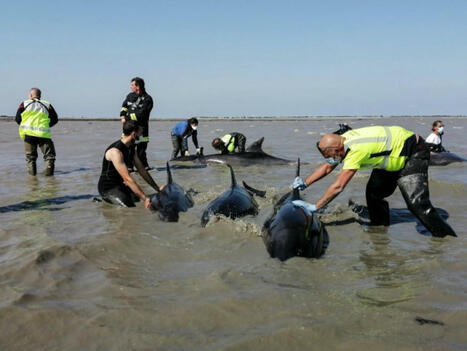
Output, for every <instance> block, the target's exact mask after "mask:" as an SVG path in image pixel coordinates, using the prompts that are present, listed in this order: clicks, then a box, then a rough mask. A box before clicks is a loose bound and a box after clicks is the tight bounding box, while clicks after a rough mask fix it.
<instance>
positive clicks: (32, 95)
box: [29, 88, 41, 99]
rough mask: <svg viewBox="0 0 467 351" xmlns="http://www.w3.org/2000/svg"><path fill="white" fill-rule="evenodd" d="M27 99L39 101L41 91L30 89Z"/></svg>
mask: <svg viewBox="0 0 467 351" xmlns="http://www.w3.org/2000/svg"><path fill="white" fill-rule="evenodd" d="M29 98H30V99H40V98H41V90H40V89H39V88H31V89H30V90H29Z"/></svg>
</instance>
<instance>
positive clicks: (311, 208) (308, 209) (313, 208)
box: [292, 200, 317, 216]
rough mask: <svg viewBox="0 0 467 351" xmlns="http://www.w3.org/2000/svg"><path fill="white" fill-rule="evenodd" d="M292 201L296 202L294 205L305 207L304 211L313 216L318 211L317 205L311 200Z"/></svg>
mask: <svg viewBox="0 0 467 351" xmlns="http://www.w3.org/2000/svg"><path fill="white" fill-rule="evenodd" d="M292 203H293V204H294V206H297V207H300V208H301V209H303V211H305V212H306V214H307V215H308V216H311V214H312V213H313V212H316V211H317V209H316V205H314V204H310V203H309V202H306V201H303V200H294V201H292Z"/></svg>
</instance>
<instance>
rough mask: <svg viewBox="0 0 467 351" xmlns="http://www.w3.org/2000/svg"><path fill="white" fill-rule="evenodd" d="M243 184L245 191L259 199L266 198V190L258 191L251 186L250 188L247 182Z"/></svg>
mask: <svg viewBox="0 0 467 351" xmlns="http://www.w3.org/2000/svg"><path fill="white" fill-rule="evenodd" d="M242 183H243V186H244V187H245V189H246V190H247V191H248V192H249V193H250V194H255V195H257V196H259V197H265V196H266V191H264V190H258V189H255V188H252V187H251V186H249V185H248V184H247V183H245V182H242Z"/></svg>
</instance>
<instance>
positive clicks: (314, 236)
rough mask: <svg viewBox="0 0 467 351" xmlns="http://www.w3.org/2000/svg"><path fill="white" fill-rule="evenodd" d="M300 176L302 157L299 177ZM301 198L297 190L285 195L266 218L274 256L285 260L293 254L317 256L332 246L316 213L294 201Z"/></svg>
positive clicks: (267, 237) (266, 234)
mask: <svg viewBox="0 0 467 351" xmlns="http://www.w3.org/2000/svg"><path fill="white" fill-rule="evenodd" d="M299 175H300V159H298V164H297V177H298V176H299ZM294 200H300V193H299V191H298V189H294V190H293V191H292V192H290V193H287V194H285V195H284V196H282V198H281V199H280V200H279V201H278V202H277V203H276V204H275V206H274V212H273V214H272V216H271V217H270V218H269V219H267V220H266V222H265V223H264V226H263V230H262V238H263V241H264V244H265V245H266V249H267V250H268V252H269V254H270V255H271V257H277V258H278V259H279V260H281V261H285V260H287V259H289V258H291V257H294V256H303V257H314V258H318V257H320V256H321V255H323V254H324V252H325V251H326V248H327V247H328V245H329V236H328V233H327V231H326V228H325V227H324V225H323V224H322V223H321V221H320V220H319V218H318V217H317V216H316V214H314V213H310V212H308V211H307V210H305V209H303V208H302V207H300V206H297V205H295V204H294V203H293V202H292V201H294Z"/></svg>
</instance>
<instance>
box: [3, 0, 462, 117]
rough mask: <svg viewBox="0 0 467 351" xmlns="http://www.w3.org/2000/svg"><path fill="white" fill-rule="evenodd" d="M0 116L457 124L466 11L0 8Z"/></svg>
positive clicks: (389, 4) (403, 6)
mask: <svg viewBox="0 0 467 351" xmlns="http://www.w3.org/2000/svg"><path fill="white" fill-rule="evenodd" d="M0 43H1V47H0V96H1V98H0V114H3V115H14V114H15V113H16V109H17V107H18V105H19V103H20V102H21V101H22V100H24V99H25V98H27V94H28V91H29V88H31V87H33V86H34V87H39V88H41V90H42V98H43V99H45V100H48V101H50V102H51V103H52V105H53V106H54V107H55V109H56V110H57V112H58V114H59V116H61V117H114V118H116V117H118V115H119V111H120V107H121V104H122V102H123V100H124V98H125V96H126V94H128V93H129V92H130V90H129V85H130V80H131V78H133V77H135V76H139V77H142V78H143V79H144V80H145V82H146V88H147V91H148V93H149V94H150V95H151V96H152V97H153V99H154V100H155V107H154V109H153V112H152V114H151V116H152V118H173V117H175V118H187V117H191V116H329V115H341V116H342V115H437V114H439V115H467V1H464V0H462V1H449V0H444V1H430V0H425V1H415V0H405V1H398V0H391V1H387V0H384V1H379V0H372V1H359V0H355V1H352V0H347V1H333V0H328V1H312V0H310V1H292V0H289V1H273V0H269V1H254V0H249V1H243V0H235V1H233V0H231V1H224V0H217V1H202V0H198V1H177V0H172V1H137V2H136V1H120V0H114V1H98V0H96V1H78V0H76V1H73V2H71V1H43V2H39V1H34V2H33V1H21V0H17V1H15V2H13V1H5V0H2V1H1V2H0Z"/></svg>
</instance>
